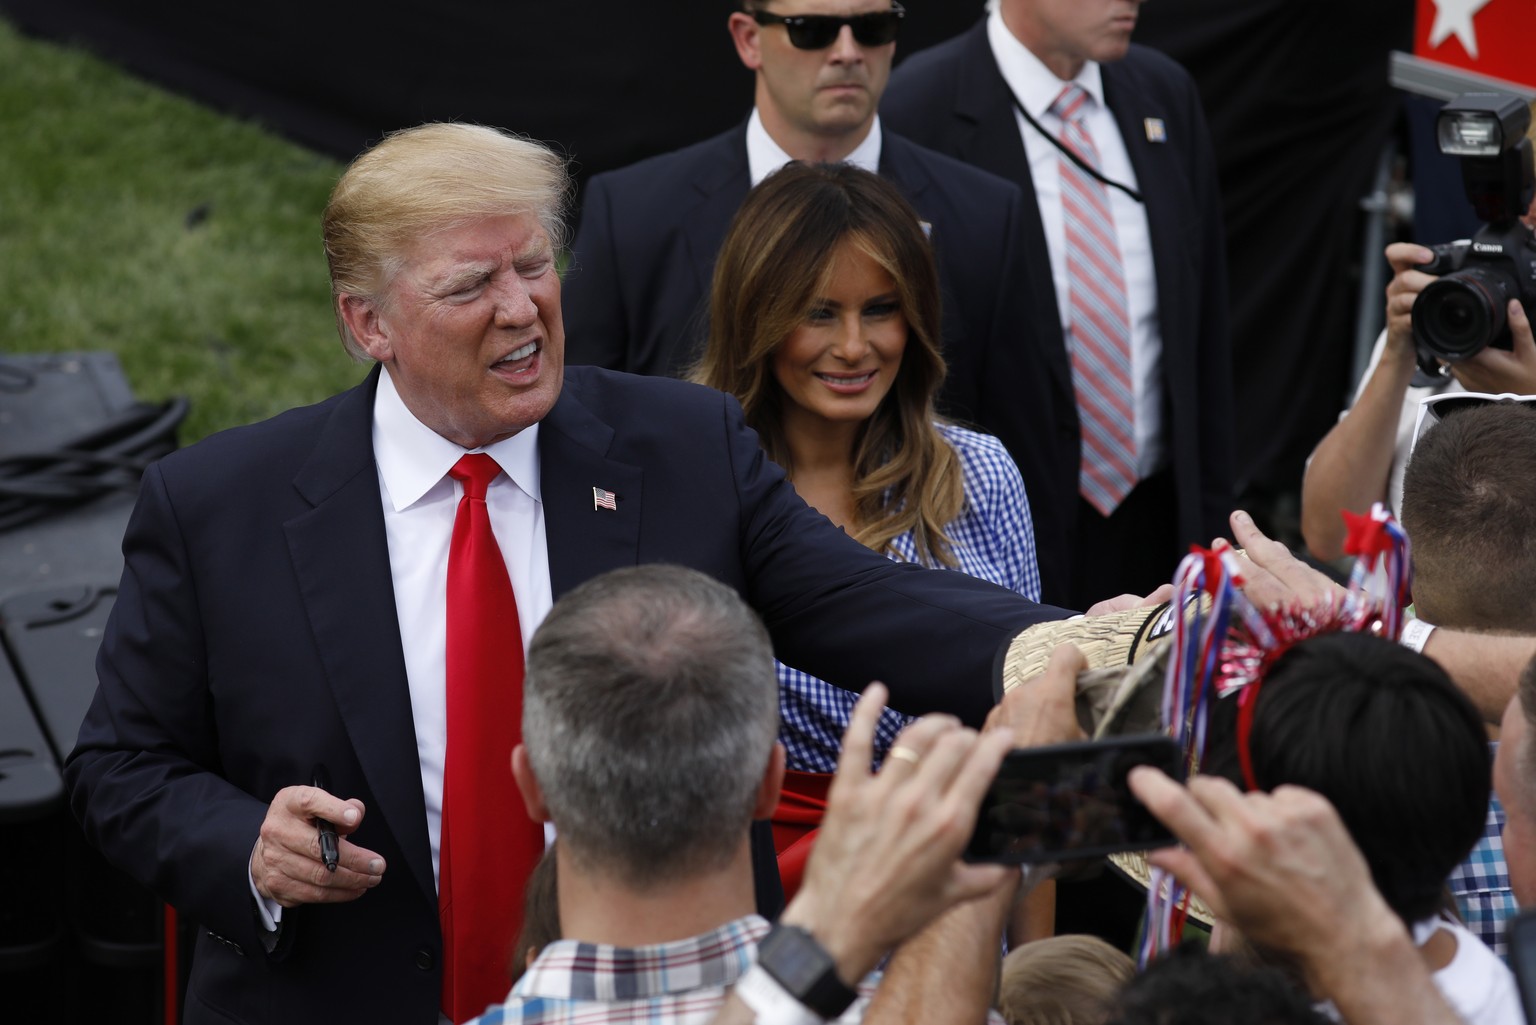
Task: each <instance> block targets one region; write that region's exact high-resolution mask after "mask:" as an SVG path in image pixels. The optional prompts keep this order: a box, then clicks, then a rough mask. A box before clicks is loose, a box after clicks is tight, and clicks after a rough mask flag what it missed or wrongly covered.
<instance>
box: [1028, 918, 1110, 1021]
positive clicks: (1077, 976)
mask: <svg viewBox="0 0 1536 1025" xmlns="http://www.w3.org/2000/svg"><path fill="white" fill-rule="evenodd" d="M1135 974H1136V964H1135V962H1134V961H1132V960H1131V959H1130V958H1129V957H1128V956H1127V955H1126V954H1125V953H1124V952H1123V951H1120V950H1116V949H1115V948H1114V947H1112V946H1110V945H1109V944H1108V943H1105V942H1104V941H1103V940H1101V939H1099V938H1098V937H1097V936H1076V935H1072V936H1052V937H1050V938H1048V939H1043V940H1035V941H1034V942H1032V943H1026V944H1024V945H1023V946H1022V947H1017V948H1015V949H1014V950H1012V951H1010V952H1009V954H1008V956H1007V957H1006V958H1004V959H1003V975H1002V980H1001V982H1000V983H999V987H998V989H999V993H998V1010H999V1011H1001V1012H1002V1015H1003V1017H1004V1018H1005V1019H1007V1021H1008V1025H1103V1022H1105V1021H1106V1020H1108V1018H1109V1015H1110V1012H1111V1011H1113V1010H1114V1006H1115V999H1116V998H1117V997H1118V996H1119V995H1120V990H1121V988H1123V987H1124V986H1125V984H1126V983H1127V982H1129V981H1131V977H1132V976H1133V975H1135Z"/></svg>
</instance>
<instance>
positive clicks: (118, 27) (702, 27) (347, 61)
mask: <svg viewBox="0 0 1536 1025" xmlns="http://www.w3.org/2000/svg"><path fill="white" fill-rule="evenodd" d="M908 6H909V9H911V10H910V13H909V14H908V16H907V19H906V23H905V24H904V25H903V27H902V40H901V43H900V44H899V45H900V48H901V49H903V50H909V49H919V48H921V47H923V46H926V45H929V44H932V43H935V42H938V41H939V40H941V39H946V38H948V37H949V36H951V35H954V34H955V33H957V32H959V31H961V30H962V29H964V28H965V27H966V26H968V25H970V24H971V23H972V22H974V21H975V20H976V18H977V17H978V16H979V14H980V11H981V3H980V0H974V2H973V0H961V2H954V0H951V2H947V3H939V2H935V0H927V2H924V0H916V2H914V3H911V4H909V5H908ZM736 8H737V5H736V4H734V3H732V2H731V0H622V2H616V0H563V2H562V0H544V2H541V3H529V2H510V3H507V2H503V3H492V2H485V0H482V2H472V0H435V2H432V3H399V2H388V0H384V2H377V3H369V4H363V3H357V2H355V0H353V2H347V3H340V2H337V0H308V2H296V0H269V2H267V3H264V4H258V5H254V6H253V5H249V4H238V3H228V2H217V0H213V2H207V3H201V4H197V3H189V2H187V0H134V2H132V3H123V2H122V0H0V11H3V12H5V13H6V14H7V15H8V16H9V17H10V18H11V19H12V20H13V21H14V22H15V23H16V25H17V26H18V27H19V28H21V29H23V30H25V31H29V32H34V33H37V34H40V35H45V36H50V37H54V38H58V39H61V40H64V41H68V42H78V43H81V44H83V45H85V46H87V47H89V48H90V49H92V50H94V51H95V52H97V53H99V54H101V55H103V56H106V57H109V58H111V59H112V60H114V61H116V62H118V63H120V64H122V65H124V66H126V67H128V68H130V69H132V70H134V71H136V72H138V73H140V74H142V75H144V76H145V77H147V78H150V79H153V80H155V81H157V82H160V83H161V84H164V85H167V86H169V87H171V88H173V89H176V90H178V91H180V92H184V93H187V94H189V95H191V96H193V97H196V98H197V99H200V100H203V101H204V102H207V103H210V104H212V105H214V106H217V107H221V108H223V109H226V110H229V111H232V112H235V113H239V114H243V115H247V116H254V117H256V118H258V119H259V120H261V121H263V122H265V123H267V124H269V125H270V126H271V127H272V128H274V129H275V130H277V131H279V132H282V133H283V134H285V135H287V136H289V137H291V138H293V139H295V140H297V141H299V142H302V143H304V144H306V145H308V146H310V147H313V148H315V149H317V150H320V151H321V152H325V153H329V154H331V155H333V156H335V157H338V158H340V159H343V160H348V159H351V158H352V157H353V156H354V155H356V154H357V153H358V152H359V151H361V150H362V149H363V148H364V147H365V146H366V145H367V144H368V143H369V142H371V141H372V140H375V139H377V138H378V137H379V136H380V135H382V134H383V133H384V132H386V131H389V130H390V129H394V128H400V127H404V126H407V125H413V124H418V123H420V122H422V121H431V120H459V121H465V120H467V121H478V122H481V123H484V124H491V125H497V126H499V127H503V128H510V129H512V130H514V131H518V132H522V133H524V134H527V135H530V136H532V137H534V138H536V139H541V140H543V141H545V142H549V143H552V144H554V145H556V146H557V148H560V149H563V150H564V151H565V152H566V153H568V154H569V155H571V156H572V157H574V158H575V159H576V161H577V167H576V170H577V173H578V174H579V175H581V176H582V177H583V178H585V177H586V176H587V175H589V174H592V173H594V172H596V171H602V170H607V169H609V168H613V167H620V166H623V165H624V164H627V163H630V162H632V161H634V160H637V159H639V158H640V157H643V156H647V155H649V154H652V153H660V152H664V151H666V150H670V149H676V148H677V147H679V146H683V145H686V144H688V143H691V142H697V141H698V140H700V139H702V138H705V137H706V136H709V135H713V134H714V133H716V132H719V131H722V130H724V129H725V128H727V127H729V126H730V125H732V124H734V123H736V122H737V121H740V120H741V119H742V118H744V117H745V116H746V114H747V112H748V111H749V110H750V109H751V105H752V76H751V73H750V72H748V71H747V70H746V69H745V68H743V67H742V66H741V63H740V61H738V60H737V58H736V51H735V49H734V48H733V47H732V45H731V40H730V37H729V36H728V35H727V33H726V27H725V22H726V18H727V16H728V15H729V14H730V12H731V11H732V10H735V9H736ZM913 8H915V9H913Z"/></svg>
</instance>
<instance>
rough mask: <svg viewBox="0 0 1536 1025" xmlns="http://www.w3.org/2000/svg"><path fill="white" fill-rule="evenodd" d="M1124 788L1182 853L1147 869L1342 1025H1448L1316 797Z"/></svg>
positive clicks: (1140, 782) (1148, 784)
mask: <svg viewBox="0 0 1536 1025" xmlns="http://www.w3.org/2000/svg"><path fill="white" fill-rule="evenodd" d="M1129 782H1130V786H1131V791H1132V792H1133V793H1134V794H1135V795H1136V797H1137V798H1138V799H1139V800H1140V801H1141V803H1142V804H1145V805H1146V806H1147V808H1148V809H1149V810H1150V811H1151V812H1152V814H1153V815H1155V816H1156V817H1157V818H1158V819H1159V820H1160V821H1162V823H1163V824H1164V825H1166V826H1167V827H1168V828H1169V829H1171V830H1172V831H1173V833H1174V835H1175V836H1177V837H1178V838H1179V839H1180V840H1182V841H1184V843H1185V844H1187V845H1188V849H1180V848H1164V849H1162V850H1156V851H1152V852H1150V853H1149V854H1148V859H1149V860H1150V861H1151V863H1152V864H1153V865H1156V866H1157V867H1159V868H1161V869H1164V870H1166V871H1169V872H1172V873H1173V874H1174V875H1175V876H1177V877H1178V878H1179V880H1180V881H1181V882H1183V883H1184V885H1186V886H1188V887H1189V888H1190V889H1191V890H1193V891H1194V892H1195V893H1196V894H1198V895H1199V896H1200V897H1201V898H1202V899H1203V900H1204V901H1205V902H1206V903H1207V904H1209V905H1210V907H1211V910H1212V911H1214V912H1216V914H1217V915H1218V916H1219V917H1220V918H1222V919H1224V920H1225V921H1228V922H1231V923H1232V924H1233V925H1235V926H1236V927H1237V928H1238V929H1239V930H1240V931H1241V932H1242V933H1243V935H1244V937H1245V938H1247V939H1248V940H1250V941H1252V942H1253V943H1256V944H1259V945H1261V946H1264V947H1268V948H1270V949H1272V950H1279V951H1283V952H1285V953H1288V954H1290V955H1292V956H1293V957H1295V958H1296V959H1297V961H1298V963H1299V964H1300V965H1301V968H1302V970H1303V972H1304V973H1305V975H1306V979H1307V984H1308V987H1309V988H1310V989H1311V991H1312V992H1313V993H1315V994H1317V995H1319V996H1323V997H1327V998H1329V999H1331V1000H1332V1001H1333V1002H1334V1004H1335V1005H1336V1006H1337V1007H1338V1010H1339V1012H1340V1014H1341V1015H1342V1016H1343V1019H1344V1020H1345V1021H1349V1022H1355V1023H1358V1025H1387V1023H1391V1025H1428V1023H1434V1025H1450V1023H1452V1022H1456V1021H1459V1019H1458V1018H1457V1017H1456V1015H1455V1014H1454V1013H1453V1012H1452V1011H1451V1010H1450V1008H1449V1007H1448V1006H1447V1005H1446V1003H1445V1001H1444V999H1443V998H1442V997H1441V996H1440V994H1439V993H1438V992H1437V991H1436V989H1435V986H1434V983H1433V981H1432V980H1431V979H1430V975H1429V971H1428V969H1427V968H1426V966H1425V964H1424V961H1423V960H1422V958H1421V957H1420V955H1419V952H1418V951H1417V950H1416V949H1415V948H1414V946H1413V942H1412V940H1411V939H1410V938H1409V936H1408V931H1407V930H1406V929H1405V928H1404V927H1403V923H1402V921H1401V920H1400V919H1399V918H1398V917H1397V915H1396V914H1395V913H1393V911H1392V909H1391V908H1389V907H1388V906H1387V902H1386V901H1385V900H1383V899H1382V896H1381V894H1380V893H1378V892H1377V890H1376V887H1375V885H1374V883H1373V882H1372V880H1371V872H1370V869H1369V868H1367V867H1366V864H1365V858H1364V857H1362V856H1361V854H1360V851H1359V849H1358V848H1356V847H1355V845H1354V842H1353V841H1352V840H1351V839H1350V836H1349V832H1348V831H1347V830H1346V829H1345V828H1344V823H1343V821H1342V820H1340V818H1339V815H1338V812H1336V811H1334V809H1333V805H1331V804H1329V803H1328V801H1327V799H1325V798H1324V797H1323V796H1322V795H1320V794H1317V793H1314V792H1313V791H1311V790H1306V789H1304V788H1302V787H1294V786H1281V787H1276V788H1275V790H1274V792H1273V793H1270V794H1265V793H1249V794H1244V793H1240V792H1239V791H1238V789H1237V788H1236V787H1235V786H1233V785H1232V784H1231V783H1229V782H1228V781H1227V780H1225V779H1221V778H1220V777H1216V776H1196V777H1195V778H1194V779H1193V780H1191V781H1190V783H1189V786H1188V787H1184V786H1180V785H1179V784H1178V783H1176V782H1174V781H1173V780H1171V779H1169V778H1168V777H1167V776H1166V775H1164V774H1163V773H1162V772H1160V771H1159V770H1157V769H1154V768H1151V767H1150V766H1139V767H1137V768H1135V769H1132V770H1131V775H1130V780H1129Z"/></svg>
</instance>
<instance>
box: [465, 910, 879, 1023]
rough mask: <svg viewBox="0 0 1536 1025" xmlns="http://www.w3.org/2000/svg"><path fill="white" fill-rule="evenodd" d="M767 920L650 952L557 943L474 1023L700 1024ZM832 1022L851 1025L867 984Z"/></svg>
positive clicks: (740, 969) (753, 919)
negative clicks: (835, 1020)
mask: <svg viewBox="0 0 1536 1025" xmlns="http://www.w3.org/2000/svg"><path fill="white" fill-rule="evenodd" d="M767 934H768V922H767V921H766V920H764V919H762V918H759V917H758V916H757V915H748V916H747V917H746V918H738V919H736V920H735V921H734V922H727V923H726V924H725V925H722V926H721V927H720V928H718V929H716V930H715V931H714V932H707V933H704V934H703V935H702V936H694V937H692V938H690V939H686V940H678V941H677V942H676V943H661V944H657V945H656V946H653V947H633V948H629V947H610V946H605V945H602V944H596V943H580V942H578V941H576V940H559V941H557V942H555V943H551V944H550V945H549V946H547V947H545V948H544V949H543V950H542V951H540V952H539V957H538V959H537V960H536V961H534V962H533V964H532V966H530V967H529V969H528V971H527V973H526V974H524V975H523V977H522V978H521V979H519V980H517V983H516V985H514V986H513V987H512V992H511V993H509V994H508V995H507V1000H506V1003H504V1004H502V1005H501V1006H500V1007H493V1008H490V1009H488V1010H487V1011H486V1012H485V1014H484V1015H482V1016H481V1017H479V1018H476V1019H475V1021H476V1022H478V1023H480V1025H504V1023H505V1025H514V1023H520V1025H705V1023H707V1022H708V1021H709V1020H710V1019H711V1018H713V1017H714V1015H715V1012H716V1011H718V1010H719V1009H720V1005H721V1004H723V1003H724V1002H725V997H726V994H727V993H729V992H730V988H731V987H732V986H734V985H735V984H736V982H737V980H739V979H740V978H741V977H742V976H743V975H745V974H746V973H747V969H748V968H751V967H752V964H753V962H754V961H755V960H756V959H757V944H758V941H759V940H761V939H762V938H763V937H764V936H766V935H767ZM859 990H860V999H859V1000H857V1001H855V1002H854V1004H853V1006H852V1007H850V1008H848V1010H847V1012H845V1013H844V1014H843V1016H842V1017H841V1018H839V1019H838V1021H839V1022H843V1023H849V1025H854V1023H857V1022H858V1021H860V1020H861V1019H862V1018H863V1015H864V1007H865V1005H866V1004H867V1003H868V1002H869V984H868V983H866V985H864V986H860V987H859Z"/></svg>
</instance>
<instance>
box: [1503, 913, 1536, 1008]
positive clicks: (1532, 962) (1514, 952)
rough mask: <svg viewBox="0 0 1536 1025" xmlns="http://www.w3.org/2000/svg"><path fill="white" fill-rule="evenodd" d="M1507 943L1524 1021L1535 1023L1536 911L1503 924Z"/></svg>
mask: <svg viewBox="0 0 1536 1025" xmlns="http://www.w3.org/2000/svg"><path fill="white" fill-rule="evenodd" d="M1504 939H1505V940H1506V941H1507V942H1508V943H1509V967H1510V968H1512V969H1514V972H1515V982H1516V984H1517V985H1519V987H1520V1003H1521V1004H1522V1005H1523V1006H1524V1007H1525V1020H1526V1021H1529V1022H1536V910H1531V911H1522V912H1520V913H1519V914H1518V915H1516V916H1515V917H1513V918H1511V919H1510V920H1509V921H1508V922H1506V923H1505V924H1504Z"/></svg>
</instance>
